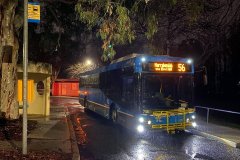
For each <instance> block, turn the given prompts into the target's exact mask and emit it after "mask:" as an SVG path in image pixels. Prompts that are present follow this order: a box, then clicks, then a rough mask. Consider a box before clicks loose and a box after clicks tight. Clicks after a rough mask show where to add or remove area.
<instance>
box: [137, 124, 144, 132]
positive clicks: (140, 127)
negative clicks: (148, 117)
mask: <svg viewBox="0 0 240 160" xmlns="http://www.w3.org/2000/svg"><path fill="white" fill-rule="evenodd" d="M137 130H138V132H139V133H142V132H143V131H144V127H143V125H138V126H137Z"/></svg>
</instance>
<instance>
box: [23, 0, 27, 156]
mask: <svg viewBox="0 0 240 160" xmlns="http://www.w3.org/2000/svg"><path fill="white" fill-rule="evenodd" d="M27 65H28V0H24V31H23V130H22V154H27V88H28V86H27V80H28V75H27Z"/></svg>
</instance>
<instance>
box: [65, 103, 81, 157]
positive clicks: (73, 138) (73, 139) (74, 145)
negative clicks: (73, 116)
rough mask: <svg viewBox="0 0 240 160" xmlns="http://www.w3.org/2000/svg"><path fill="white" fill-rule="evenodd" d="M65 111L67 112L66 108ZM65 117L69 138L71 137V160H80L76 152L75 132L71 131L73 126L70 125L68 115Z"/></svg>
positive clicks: (77, 151)
mask: <svg viewBox="0 0 240 160" xmlns="http://www.w3.org/2000/svg"><path fill="white" fill-rule="evenodd" d="M66 109H67V111H68V107H67V106H66ZM68 113H69V112H68ZM66 117H67V122H68V128H69V131H70V137H71V138H70V139H71V145H72V152H73V157H72V160H80V153H79V150H78V145H77V140H76V136H75V132H74V129H73V125H72V123H71V120H70V117H69V115H66Z"/></svg>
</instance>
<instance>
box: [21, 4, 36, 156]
mask: <svg viewBox="0 0 240 160" xmlns="http://www.w3.org/2000/svg"><path fill="white" fill-rule="evenodd" d="M28 22H31V23H40V3H38V2H28V0H24V23H23V24H24V30H23V129H22V132H23V133H22V154H24V155H25V154H27V103H28V102H27V95H28V93H27V90H28V86H27V81H28V72H27V66H28Z"/></svg>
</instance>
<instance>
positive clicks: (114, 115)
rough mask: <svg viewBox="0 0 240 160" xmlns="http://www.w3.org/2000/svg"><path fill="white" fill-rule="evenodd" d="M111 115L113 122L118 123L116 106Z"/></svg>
mask: <svg viewBox="0 0 240 160" xmlns="http://www.w3.org/2000/svg"><path fill="white" fill-rule="evenodd" d="M110 115H111V117H110V119H111V121H112V122H113V123H117V110H116V109H115V108H112V109H111V114H110Z"/></svg>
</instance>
